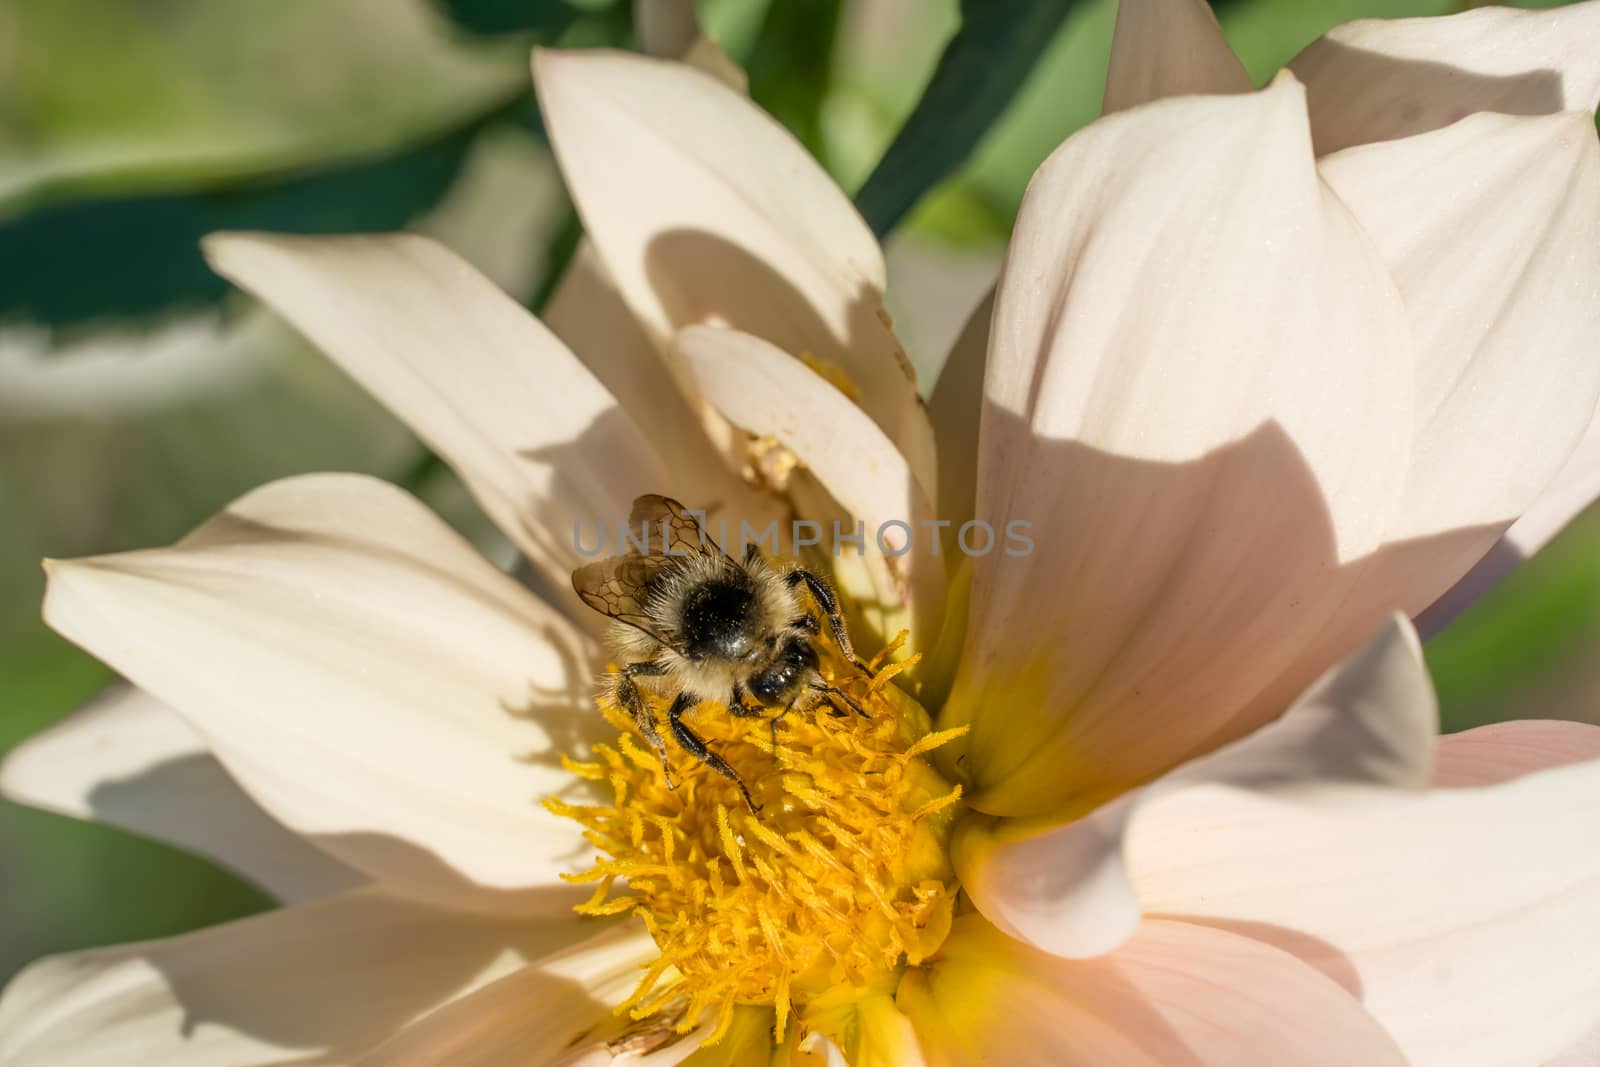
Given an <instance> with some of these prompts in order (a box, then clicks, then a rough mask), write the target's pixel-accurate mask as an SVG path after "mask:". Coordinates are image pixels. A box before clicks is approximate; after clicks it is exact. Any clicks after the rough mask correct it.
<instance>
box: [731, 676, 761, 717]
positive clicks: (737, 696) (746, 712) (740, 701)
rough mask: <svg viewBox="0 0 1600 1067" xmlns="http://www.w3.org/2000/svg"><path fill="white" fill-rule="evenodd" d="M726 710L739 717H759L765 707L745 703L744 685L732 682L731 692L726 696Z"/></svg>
mask: <svg viewBox="0 0 1600 1067" xmlns="http://www.w3.org/2000/svg"><path fill="white" fill-rule="evenodd" d="M728 710H729V711H730V712H732V713H733V714H734V715H736V716H738V717H739V718H741V719H755V718H759V717H760V716H761V713H762V712H764V711H765V710H766V709H765V708H762V707H760V706H758V705H755V704H746V703H745V702H744V686H742V685H740V684H739V683H738V682H734V683H733V693H732V695H730V696H729V697H728Z"/></svg>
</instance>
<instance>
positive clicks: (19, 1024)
mask: <svg viewBox="0 0 1600 1067" xmlns="http://www.w3.org/2000/svg"><path fill="white" fill-rule="evenodd" d="M584 930H585V927H584V926H583V925H582V924H581V923H580V922H579V921H577V920H576V919H574V918H570V917H569V918H565V919H559V920H553V921H545V922H532V921H529V920H527V919H518V920H516V921H514V922H512V921H494V920H490V919H485V918H473V917H470V916H464V915H458V914H451V913H448V912H442V911H434V910H432V909H429V908H427V907H424V906H422V905H420V904H415V903H411V902H407V901H404V900H401V899H399V898H396V897H392V896H387V895H385V894H383V893H381V892H380V891H377V890H359V891H356V892H354V893H351V894H347V895H344V896H339V897H334V898H331V899H328V900H324V901H319V902H317V903H313V904H304V905H301V906H299V907H295V908H290V909H287V910H284V911H274V912H268V913H267V914H265V915H261V916H258V917H256V918H251V919H244V920H241V921H238V922H233V923H228V924H227V925H224V926H217V927H213V928H211V929H209V930H202V931H200V932H198V933H194V934H187V935H184V936H182V937H175V938H171V939H169V940H166V941H151V942H146V943H143V944H137V945H121V946H117V947H115V948H106V949H96V950H94V951H91V952H81V953H76V954H73V955H68V956H55V957H51V958H48V959H44V960H41V961H39V962H38V963H35V964H33V965H32V966H30V967H28V968H27V969H26V970H24V971H23V972H22V973H21V974H19V975H18V976H17V977H16V978H15V979H13V980H12V982H11V984H10V985H8V986H7V987H6V989H5V993H4V995H3V997H0V1064H4V1065H5V1067H129V1065H130V1064H139V1065H144V1064H160V1065H161V1067H216V1065H217V1064H241V1065H253V1064H260V1065H263V1067H264V1065H268V1064H286V1063H290V1062H293V1063H312V1062H315V1063H343V1062H349V1059H350V1058H351V1057H353V1056H355V1055H357V1054H359V1053H360V1052H362V1051H365V1050H366V1049H368V1048H371V1047H372V1046H374V1045H376V1044H377V1043H378V1042H380V1041H382V1040H384V1039H385V1038H387V1037H388V1036H389V1035H390V1034H392V1033H393V1032H394V1031H395V1030H397V1029H398V1028H400V1027H401V1026H403V1025H405V1024H406V1023H407V1022H408V1021H410V1020H412V1019H414V1018H417V1017H419V1016H421V1015H423V1014H425V1013H426V1012H429V1011H431V1010H433V1009H434V1008H436V1007H437V1006H439V1005H440V1004H443V1003H446V1002H448V1001H450V1000H452V999H453V998H455V997H458V996H461V995H462V994H464V993H467V992H469V991H471V990H472V989H474V988H477V987H478V986H481V985H483V984H484V983H486V982H491V981H493V980H494V979H496V978H498V977H500V976H501V975H504V974H506V973H508V972H509V971H511V970H513V969H515V968H517V967H520V966H521V965H522V964H523V962H524V961H525V960H528V959H533V958H537V957H539V956H542V955H545V954H548V953H551V952H554V951H556V950H557V949H559V948H560V947H562V946H563V945H567V944H571V943H572V942H574V941H576V940H577V939H578V938H579V937H581V936H582V935H583V932H584Z"/></svg>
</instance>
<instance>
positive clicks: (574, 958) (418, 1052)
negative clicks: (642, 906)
mask: <svg viewBox="0 0 1600 1067" xmlns="http://www.w3.org/2000/svg"><path fill="white" fill-rule="evenodd" d="M657 954H658V953H657V951H656V946H655V942H654V941H652V940H651V939H650V935H649V934H647V933H646V932H645V930H644V928H643V926H642V925H640V924H639V923H638V922H637V921H630V922H628V923H626V924H624V925H619V926H616V927H613V928H612V929H611V930H609V931H607V932H605V933H602V934H599V935H597V936H594V937H591V938H589V939H588V940H586V941H583V942H581V943H579V944H577V945H574V946H572V947H571V948H569V949H566V950H565V951H563V952H559V953H556V954H555V955H552V956H549V957H546V958H544V959H541V960H539V961H538V962H537V963H534V964H532V965H530V966H527V967H523V968H521V969H519V970H517V971H515V972H513V973H511V974H509V975H506V976H505V977H504V978H501V979H499V980H498V981H496V982H494V983H493V984H491V985H488V986H486V987H485V988H483V989H480V990H478V991H477V992H475V993H473V994H471V995H470V996H466V997H462V998H460V999H458V1000H455V1001H452V1002H451V1003H449V1004H446V1005H445V1006H443V1007H441V1008H440V1009H439V1010H437V1011H435V1012H433V1013H432V1014H430V1015H428V1016H426V1017H425V1018H423V1019H420V1020H418V1021H417V1022H415V1023H413V1024H411V1025H410V1026H408V1027H406V1028H405V1029H404V1030H402V1031H400V1032H399V1033H397V1034H395V1035H394V1037H392V1038H391V1039H390V1040H388V1041H385V1042H384V1043H383V1044H382V1045H381V1046H379V1047H378V1048H377V1049H375V1050H373V1051H372V1052H371V1053H370V1054H369V1055H367V1056H364V1057H362V1059H361V1060H360V1061H359V1064H358V1067H428V1065H439V1067H543V1065H546V1064H553V1063H555V1062H557V1061H559V1060H561V1059H562V1057H563V1056H565V1055H566V1053H567V1051H568V1050H569V1049H571V1047H572V1046H573V1045H574V1043H576V1042H578V1041H579V1040H580V1039H581V1038H583V1037H584V1035H585V1034H586V1033H587V1032H589V1031H591V1030H595V1029H597V1028H599V1027H600V1026H601V1025H602V1024H603V1023H605V1022H607V1021H608V1019H609V1018H610V1017H611V1015H612V1009H613V1008H614V1007H615V1006H616V1005H617V1004H619V1003H621V1002H622V1000H623V999H624V998H626V997H627V995H628V994H629V993H631V992H633V989H634V987H635V986H636V985H638V983H639V978H640V977H641V975H642V974H643V972H644V969H645V968H646V967H648V966H649V965H650V963H651V961H652V960H654V959H655V957H656V956H657ZM696 1043H697V1042H695V1041H694V1040H692V1039H691V1040H686V1041H682V1042H679V1043H678V1044H677V1045H675V1046H674V1049H675V1050H676V1051H677V1052H678V1053H679V1055H678V1057H677V1058H676V1059H672V1058H669V1059H667V1060H665V1061H654V1060H653V1061H652V1063H656V1062H661V1063H662V1067H666V1064H668V1063H675V1062H677V1059H681V1058H683V1057H685V1056H688V1055H689V1054H691V1053H692V1052H693V1051H694V1050H695V1045H696ZM600 1062H602V1063H604V1062H609V1057H607V1058H606V1059H605V1060H601V1061H600Z"/></svg>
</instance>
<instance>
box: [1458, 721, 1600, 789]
mask: <svg viewBox="0 0 1600 1067" xmlns="http://www.w3.org/2000/svg"><path fill="white" fill-rule="evenodd" d="M1587 760H1600V726H1596V725H1594V724H1593V723H1587V722H1561V721H1557V720H1539V719H1523V720H1515V721H1512V722H1497V723H1493V724H1491V725H1489V726H1480V727H1478V728H1477V729H1475V730H1467V731H1464V732H1462V733H1459V734H1450V735H1449V736H1447V737H1441V738H1439V747H1438V751H1437V752H1436V753H1435V762H1434V767H1433V784H1434V785H1436V786H1446V787H1448V786H1479V785H1494V784H1496V783H1498V782H1508V781H1510V780H1511V779H1513V778H1521V777H1522V776H1523V775H1525V774H1532V773H1533V772H1534V771H1542V770H1547V769H1549V768H1551V767H1565V766H1566V765H1567V764H1569V763H1583V762H1585V761H1587Z"/></svg>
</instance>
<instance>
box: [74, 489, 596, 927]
mask: <svg viewBox="0 0 1600 1067" xmlns="http://www.w3.org/2000/svg"><path fill="white" fill-rule="evenodd" d="M45 618H46V621H47V622H49V623H50V625H51V626H53V627H54V628H56V629H57V630H58V631H60V632H61V633H62V634H64V635H65V636H67V637H68V638H70V639H71V640H73V641H76V642H77V643H79V644H81V645H83V646H84V647H85V648H87V649H89V650H90V651H91V652H93V653H95V654H96V655H98V656H99V657H101V658H102V659H104V660H105V661H106V662H107V663H109V664H110V665H111V666H113V667H115V668H116V669H117V670H118V671H120V672H121V673H122V674H123V675H125V676H126V677H127V678H129V679H130V680H131V681H133V682H134V683H135V684H137V685H139V686H140V687H141V688H143V689H145V690H147V691H149V692H150V693H151V694H152V695H154V696H155V697H157V698H158V699H160V700H163V701H165V702H167V703H169V704H171V705H172V706H173V707H174V708H176V709H177V710H178V711H179V712H180V713H181V714H182V715H183V716H184V717H185V718H186V719H187V720H188V721H189V722H190V724H191V725H193V726H194V727H195V728H196V729H197V730H199V732H200V733H201V734H202V735H204V736H205V738H206V740H207V742H208V743H209V744H210V745H211V746H212V748H213V750H214V751H215V752H216V754H217V755H218V757H219V758H220V759H221V760H222V762H223V763H224V765H226V766H227V768H228V770H229V771H230V772H232V774H233V775H234V776H235V777H236V778H237V779H238V780H239V782H240V784H241V785H243V786H244V787H245V789H246V790H247V791H248V792H249V793H250V794H251V796H253V797H254V798H255V799H256V800H257V801H258V802H259V803H260V804H261V805H262V806H263V807H265V808H266V809H267V810H268V811H269V812H271V813H272V814H273V815H274V816H275V817H276V818H278V819H279V820H280V821H282V822H283V823H284V824H285V825H287V826H289V827H290V828H291V829H293V830H295V831H297V832H299V833H301V834H304V835H306V836H308V837H309V838H311V840H312V841H313V842H314V843H315V844H317V845H318V846H320V847H322V848H325V849H327V850H328V851H329V852H331V853H333V854H334V855H335V856H337V857H338V858H339V859H341V860H343V861H345V862H346V863H349V864H350V865H351V866H354V867H356V868H358V869H360V870H362V871H365V872H367V873H368V874H371V875H373V876H374V877H376V878H379V879H380V880H384V881H386V882H389V883H390V884H392V885H394V886H395V887H396V888H403V889H404V890H406V891H408V892H413V893H417V894H420V895H423V896H425V897H428V898H431V899H437V900H440V901H444V902H448V903H459V904H463V905H468V906H473V907H483V908H515V909H519V910H526V909H529V908H543V909H550V910H554V911H560V910H562V909H564V907H565V906H566V904H567V903H568V902H569V897H568V895H567V893H566V892H565V891H564V890H557V889H554V888H552V887H553V886H554V885H555V884H556V883H557V873H558V870H559V869H561V868H560V862H561V861H560V859H559V857H561V856H563V855H565V854H569V853H571V852H573V851H575V850H574V848H573V846H574V845H575V844H576V838H575V836H574V835H573V834H572V832H571V830H570V829H569V828H568V827H567V825H566V824H565V823H564V822H563V821H562V820H559V819H557V818H556V817H555V816H552V815H550V814H548V813H547V812H545V811H544V810H543V809H542V808H541V807H540V806H539V798H540V796H541V795H542V794H546V793H550V792H554V791H555V790H557V789H560V788H562V787H563V786H564V785H566V784H569V782H570V777H569V776H568V775H566V774H565V773H563V772H562V771H561V770H560V768H559V767H558V766H557V765H556V759H557V754H558V752H559V751H560V750H565V749H571V748H573V747H576V746H578V745H580V744H581V737H582V734H583V731H584V730H585V728H586V727H588V726H589V725H590V724H592V723H594V722H596V721H597V720H598V716H597V715H595V713H594V712H593V711H592V710H591V707H590V697H589V692H590V688H591V685H592V682H591V680H590V679H591V674H590V671H591V670H592V669H593V668H592V666H591V665H590V664H591V663H592V659H591V657H592V656H593V655H594V650H593V648H592V646H591V645H589V644H588V643H586V642H585V641H583V640H581V639H580V638H579V637H578V636H577V635H576V633H575V632H574V631H573V630H572V628H571V626H570V624H568V623H566V622H565V621H564V620H563V619H562V617H560V616H559V615H557V613H556V612H555V611H554V610H553V609H551V608H548V607H546V606H544V605H542V604H540V603H539V602H538V601H536V600H534V599H533V598H532V597H531V596H530V595H529V594H528V593H527V592H526V591H525V590H524V589H522V587H521V586H519V585H518V584H517V583H516V582H515V581H514V580H513V579H511V578H510V577H509V576H507V575H505V574H502V573H501V572H499V571H497V570H495V569H494V567H492V566H491V565H490V564H489V563H487V562H486V561H484V560H483V559H481V558H480V557H479V556H477V554H476V553H475V552H473V550H472V548H471V546H469V545H468V544H467V543H466V542H465V541H463V540H461V539H460V538H459V537H458V536H457V535H456V534H455V533H454V532H452V531H451V530H450V529H449V528H447V527H446V526H444V524H443V523H442V522H440V521H439V520H438V519H437V518H435V517H434V516H433V515H432V514H431V513H430V512H429V511H428V510H427V509H426V508H424V507H423V506H422V505H421V504H419V503H417V502H416V501H415V500H414V499H412V498H411V497H409V496H408V495H406V494H405V493H403V492H402V491H400V490H398V489H395V488H394V487H393V486H390V485H387V484H385V483H383V482H379V481H377V480H375V479H370V478H364V477H360V476H355V475H309V476H305V477H301V478H293V479H288V480H286V481H282V482H276V483H273V484H272V485H269V486H266V487H265V488H263V489H259V490H257V491H255V492H254V493H251V494H249V495H247V496H245V497H243V498H242V499H240V500H238V501H236V502H235V503H234V504H233V505H231V506H230V507H229V508H228V509H227V510H226V511H224V512H223V513H222V514H221V515H219V516H218V517H217V518H215V519H213V520H211V521H210V522H208V523H207V524H205V525H204V526H202V527H201V528H200V529H199V530H197V531H196V532H195V533H193V534H191V535H190V536H189V537H187V538H185V539H184V540H183V541H181V542H179V543H178V544H177V545H175V546H173V547H172V548H168V549H156V550H150V551H144V552H130V553H124V554H122V555H115V556H102V557H97V558H93V559H87V560H79V561H72V562H65V563H57V564H54V565H53V566H52V568H51V576H50V584H49V590H48V593H47V595H46V599H45Z"/></svg>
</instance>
